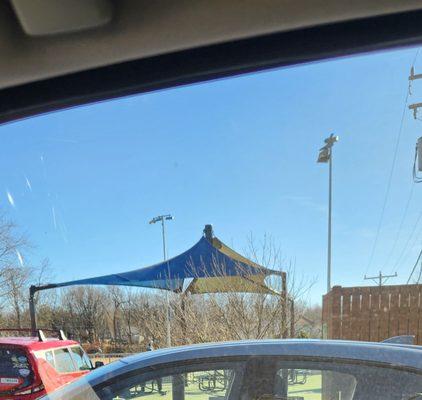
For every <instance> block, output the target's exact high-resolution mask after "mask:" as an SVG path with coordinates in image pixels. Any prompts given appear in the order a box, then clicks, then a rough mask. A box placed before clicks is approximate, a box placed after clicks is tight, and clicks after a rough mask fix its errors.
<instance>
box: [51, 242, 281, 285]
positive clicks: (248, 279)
mask: <svg viewBox="0 0 422 400" xmlns="http://www.w3.org/2000/svg"><path fill="white" fill-rule="evenodd" d="M269 275H280V272H279V271H275V270H271V269H268V268H264V267H262V266H259V265H258V264H255V263H254V262H252V261H250V260H248V259H246V258H244V257H243V256H241V255H240V254H238V253H236V252H235V251H233V250H232V249H230V248H229V247H227V246H225V245H224V244H223V243H222V242H220V241H219V240H218V239H217V238H213V239H212V242H210V241H209V240H208V239H207V238H205V237H202V238H201V239H200V240H199V242H198V243H196V244H195V245H194V246H193V247H192V248H191V249H189V250H187V251H185V252H184V253H182V254H180V255H178V256H176V257H174V258H171V259H169V260H167V261H163V262H161V263H159V264H155V265H152V266H150V267H146V268H141V269H136V270H133V271H129V272H122V273H118V274H111V275H104V276H98V277H95V278H88V279H79V280H75V281H70V282H63V283H59V284H56V285H54V287H64V286H72V285H123V286H137V287H145V288H154V289H164V290H170V291H173V292H182V291H183V290H184V289H185V287H184V284H185V283H186V282H192V283H193V284H195V283H196V284H197V286H196V290H195V285H190V287H191V290H190V291H191V292H194V293H206V292H218V291H229V290H230V288H228V289H225V290H223V289H222V288H221V285H220V289H219V288H218V285H216V280H219V281H221V280H224V279H226V280H227V281H230V287H231V290H233V291H238V290H237V289H236V288H237V287H240V286H239V279H236V278H234V277H238V278H241V279H242V280H243V281H244V282H245V285H243V286H242V288H245V289H242V291H247V292H263V291H264V292H273V290H271V289H270V288H268V287H267V286H266V285H265V282H264V280H265V278H266V277H267V276H269ZM233 278H234V279H233ZM205 280H207V282H209V283H210V284H211V282H212V285H211V286H210V285H208V286H207V284H206V283H205ZM201 282H202V283H201ZM185 286H186V285H185ZM235 289H236V290H235Z"/></svg>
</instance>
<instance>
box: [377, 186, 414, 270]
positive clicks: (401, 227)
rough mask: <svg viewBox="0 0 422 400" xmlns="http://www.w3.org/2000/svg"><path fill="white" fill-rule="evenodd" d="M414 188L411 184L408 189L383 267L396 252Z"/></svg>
mask: <svg viewBox="0 0 422 400" xmlns="http://www.w3.org/2000/svg"><path fill="white" fill-rule="evenodd" d="M414 188H415V185H414V184H413V183H412V186H411V187H410V192H409V196H408V198H407V201H406V206H405V207H404V210H403V214H402V216H401V220H400V224H399V228H398V229H397V233H396V236H395V238H394V242H393V245H392V246H391V249H390V251H389V253H388V256H387V259H386V261H385V263H384V265H387V264H388V263H389V262H390V260H391V259H392V257H393V254H394V251H395V250H396V247H397V243H398V241H399V238H400V236H401V232H402V230H403V225H404V221H405V220H406V217H407V212H408V211H409V205H410V201H411V200H412V197H413V189H414ZM393 271H394V268H393V269H391V271H390V274H392V273H393Z"/></svg>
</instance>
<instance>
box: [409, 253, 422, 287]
mask: <svg viewBox="0 0 422 400" xmlns="http://www.w3.org/2000/svg"><path fill="white" fill-rule="evenodd" d="M421 257H422V249H421V251H420V252H419V255H418V258H417V259H416V262H415V265H414V266H413V268H412V272H411V273H410V275H409V279H408V280H407V282H406V284H407V285H408V284H409V282H410V280H411V279H412V275H413V273H414V272H415V270H416V267H417V266H418V264H419V260H420V259H421ZM421 274H422V268H421V270H420V272H419V277H418V280H417V282H416V283H419V280H420V279H421Z"/></svg>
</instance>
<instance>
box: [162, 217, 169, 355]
mask: <svg viewBox="0 0 422 400" xmlns="http://www.w3.org/2000/svg"><path fill="white" fill-rule="evenodd" d="M161 227H162V234H163V256H164V261H167V249H166V227H165V222H164V218H162V219H161ZM167 279H168V280H169V283H170V266H169V263H168V262H167ZM166 303H167V311H166V338H167V347H171V326H170V296H169V292H168V290H166Z"/></svg>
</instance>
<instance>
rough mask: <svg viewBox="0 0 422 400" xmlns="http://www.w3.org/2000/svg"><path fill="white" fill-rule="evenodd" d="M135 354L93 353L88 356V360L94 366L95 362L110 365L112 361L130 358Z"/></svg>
mask: <svg viewBox="0 0 422 400" xmlns="http://www.w3.org/2000/svg"><path fill="white" fill-rule="evenodd" d="M133 354H135V353H108V354H104V353H95V354H89V358H90V359H91V361H92V363H93V364H95V362H96V361H102V362H103V363H104V364H110V363H111V362H113V361H116V360H118V359H119V358H123V357H127V356H131V355H133Z"/></svg>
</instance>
